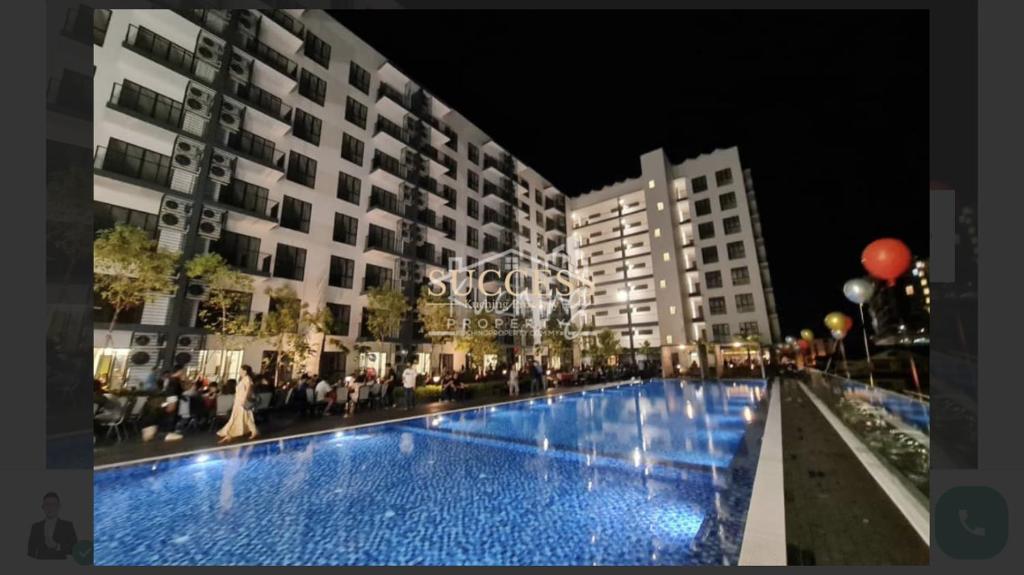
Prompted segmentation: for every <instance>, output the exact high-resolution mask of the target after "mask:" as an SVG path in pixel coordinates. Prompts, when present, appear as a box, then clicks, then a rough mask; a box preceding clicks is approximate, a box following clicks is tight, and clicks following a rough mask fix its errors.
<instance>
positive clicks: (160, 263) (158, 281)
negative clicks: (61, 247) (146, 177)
mask: <svg viewBox="0 0 1024 575" xmlns="http://www.w3.org/2000/svg"><path fill="white" fill-rule="evenodd" d="M92 254H93V272H94V278H93V287H94V289H95V290H96V293H97V294H98V295H99V296H100V297H101V298H103V300H104V301H106V302H107V303H109V304H110V306H111V307H112V308H114V313H113V315H112V316H111V318H110V325H109V326H108V327H107V340H108V341H109V340H110V338H111V334H112V333H113V331H114V326H115V325H116V323H117V318H118V317H119V316H120V315H121V313H122V312H124V311H126V310H129V309H132V308H135V307H138V306H140V305H142V304H144V303H146V302H147V301H152V300H153V297H154V296H155V295H157V294H167V293H172V292H173V291H174V280H173V278H172V276H173V275H174V268H175V266H176V265H177V264H178V259H179V256H178V254H175V253H172V252H169V251H167V250H163V249H160V248H159V247H158V245H157V243H156V242H155V241H154V240H151V239H150V238H149V236H147V235H146V232H144V231H143V230H142V229H140V228H137V227H135V226H129V225H124V224H118V225H117V226H115V227H114V228H113V229H109V230H103V231H101V232H100V233H99V235H98V236H97V237H96V240H95V241H94V242H93V246H92Z"/></svg>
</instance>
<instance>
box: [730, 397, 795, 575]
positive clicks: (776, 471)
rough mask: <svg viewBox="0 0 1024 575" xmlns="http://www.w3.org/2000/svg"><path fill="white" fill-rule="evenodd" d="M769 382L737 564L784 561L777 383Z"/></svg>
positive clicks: (780, 410)
mask: <svg viewBox="0 0 1024 575" xmlns="http://www.w3.org/2000/svg"><path fill="white" fill-rule="evenodd" d="M770 385H771V396H770V398H769V400H768V414H767V416H766V417H765V426H764V431H763V432H762V434H761V452H760V455H759V456H758V459H757V471H756V472H755V473H754V486H753V488H752V489H751V492H750V506H749V507H748V509H747V520H746V524H745V525H744V527H743V540H742V543H741V546H740V560H739V564H740V565H741V566H747V565H760V566H767V565H785V564H786V500H785V493H784V491H783V474H782V464H783V458H782V404H781V400H780V394H781V383H780V380H779V379H778V378H776V379H775V380H774V381H773V382H770Z"/></svg>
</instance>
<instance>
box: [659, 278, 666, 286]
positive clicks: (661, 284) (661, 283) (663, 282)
mask: <svg viewBox="0 0 1024 575" xmlns="http://www.w3.org/2000/svg"><path fill="white" fill-rule="evenodd" d="M658 285H659V286H660V287H662V288H664V287H665V285H666V284H665V280H661V281H660V282H658Z"/></svg>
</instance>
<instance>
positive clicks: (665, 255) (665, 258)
mask: <svg viewBox="0 0 1024 575" xmlns="http://www.w3.org/2000/svg"><path fill="white" fill-rule="evenodd" d="M661 261H663V262H669V261H672V254H670V253H668V252H665V253H663V254H661Z"/></svg>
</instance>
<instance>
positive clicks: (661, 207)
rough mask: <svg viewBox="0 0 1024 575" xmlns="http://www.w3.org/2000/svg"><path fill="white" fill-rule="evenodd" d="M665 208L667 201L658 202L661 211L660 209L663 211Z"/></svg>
mask: <svg viewBox="0 0 1024 575" xmlns="http://www.w3.org/2000/svg"><path fill="white" fill-rule="evenodd" d="M651 181H653V180H651ZM664 209H665V202H658V211H659V212H660V211H663V210H664Z"/></svg>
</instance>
